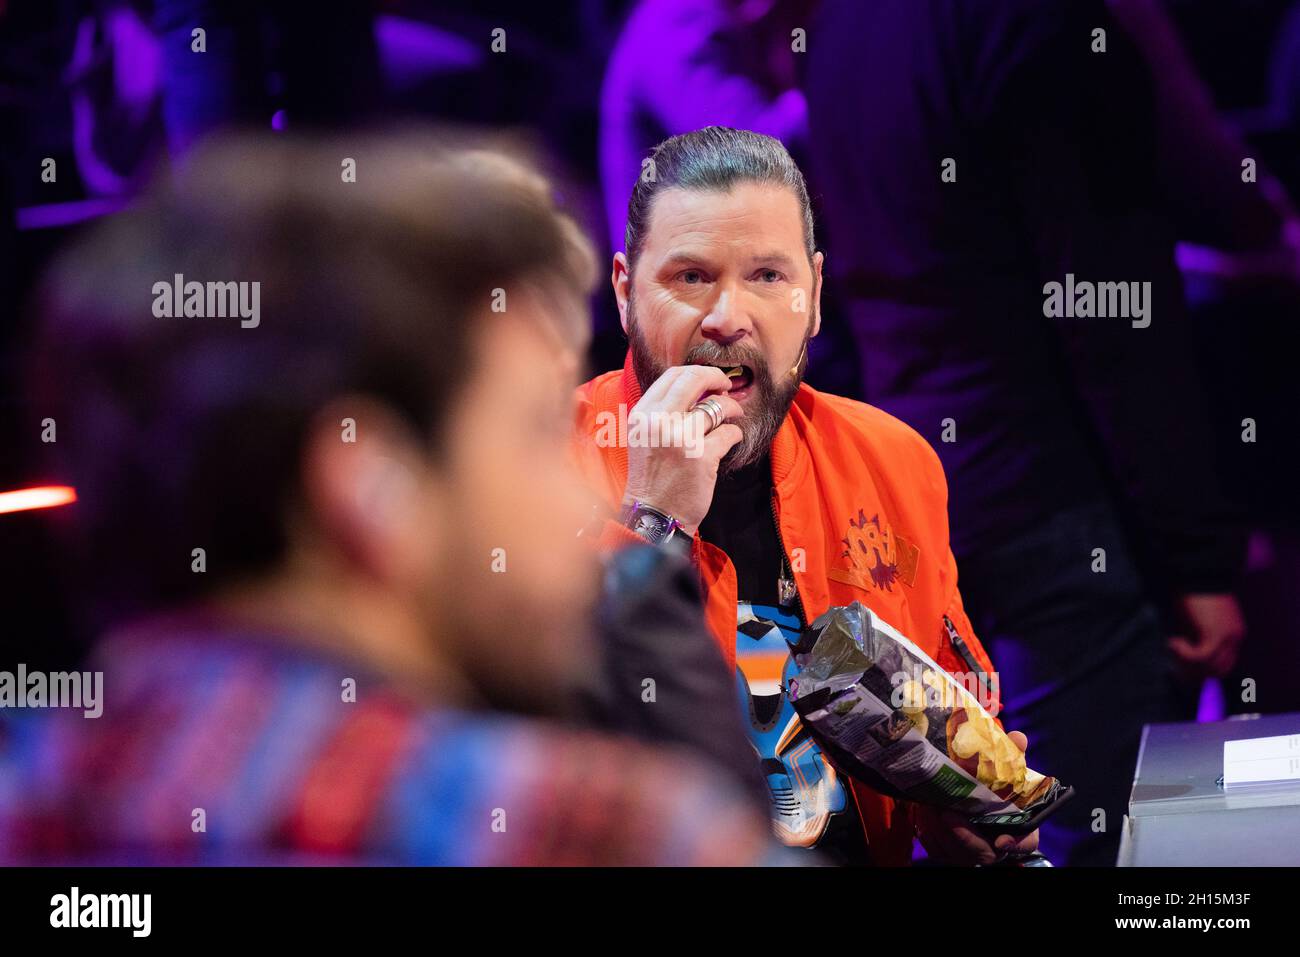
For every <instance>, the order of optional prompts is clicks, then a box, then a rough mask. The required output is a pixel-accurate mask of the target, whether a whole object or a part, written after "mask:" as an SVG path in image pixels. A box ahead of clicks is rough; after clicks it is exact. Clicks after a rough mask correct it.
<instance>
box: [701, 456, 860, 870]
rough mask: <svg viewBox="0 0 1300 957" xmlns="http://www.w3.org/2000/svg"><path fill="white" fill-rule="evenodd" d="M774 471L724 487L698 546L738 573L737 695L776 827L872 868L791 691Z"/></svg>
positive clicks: (789, 621) (792, 629) (798, 623)
mask: <svg viewBox="0 0 1300 957" xmlns="http://www.w3.org/2000/svg"><path fill="white" fill-rule="evenodd" d="M772 496H773V489H772V466H771V462H770V461H769V460H768V459H767V458H764V459H763V460H762V461H760V462H756V463H755V464H754V465H751V466H747V467H746V468H744V469H741V470H739V471H737V472H734V473H731V474H730V475H727V476H724V477H722V478H720V479H719V480H718V485H717V488H716V490H715V492H714V495H713V504H712V506H710V508H709V514H708V516H707V517H706V518H705V519H704V521H703V522H702V523H701V524H700V537H701V538H703V539H704V540H705V541H706V542H708V543H709V544H711V545H715V546H717V547H718V548H721V549H722V550H723V551H724V552H726V553H727V557H728V558H730V559H731V562H732V564H733V565H735V566H736V579H737V584H738V586H739V593H738V594H739V597H740V601H739V603H738V605H737V610H736V690H737V695H738V697H739V706H740V708H741V709H742V713H743V714H744V715H746V717H747V725H748V728H749V735H750V742H751V743H752V744H753V746H754V750H755V752H756V754H757V758H758V760H759V761H760V762H761V764H762V769H763V776H764V778H765V780H766V781H767V786H768V790H769V792H770V796H771V801H772V804H771V812H772V826H773V829H774V830H775V832H776V835H777V837H778V838H779V839H780V840H781V841H782V842H783V843H785V844H788V845H791V846H793V847H809V848H816V849H817V851H818V852H819V853H820V854H822V855H823V856H824V857H826V858H827V859H829V860H831V861H834V862H835V863H841V864H865V863H868V862H869V856H868V852H867V847H866V841H865V839H864V837H863V833H862V825H861V823H860V820H859V817H858V812H857V806H856V804H855V803H854V800H853V795H852V794H851V793H850V791H849V782H848V780H847V779H846V778H843V777H841V776H840V774H839V772H837V771H836V770H835V768H834V767H832V766H831V764H830V762H829V761H828V760H827V759H826V758H825V756H824V755H823V754H822V752H821V749H820V748H819V747H818V746H817V743H816V742H815V741H814V740H813V738H812V736H811V735H810V734H809V733H808V731H807V730H806V729H805V728H804V726H803V724H802V722H801V721H800V720H799V715H798V714H797V713H796V712H795V710H794V706H793V705H791V704H790V701H789V698H788V697H787V696H786V691H785V689H786V688H787V687H788V685H789V681H790V678H791V677H793V675H794V673H795V671H796V668H795V664H794V659H793V658H792V657H791V655H790V647H791V646H792V645H793V644H794V643H795V642H797V641H798V639H799V632H800V630H801V629H802V628H803V622H802V620H801V618H800V608H799V605H798V601H797V599H795V598H790V599H789V600H788V601H787V602H785V603H782V601H781V589H780V586H779V584H778V583H779V581H780V579H781V577H782V576H783V575H785V576H786V577H789V571H788V569H787V567H786V563H785V555H784V551H783V547H782V543H781V540H780V537H779V535H778V534H777V528H776V516H775V514H774V512H773V505H772Z"/></svg>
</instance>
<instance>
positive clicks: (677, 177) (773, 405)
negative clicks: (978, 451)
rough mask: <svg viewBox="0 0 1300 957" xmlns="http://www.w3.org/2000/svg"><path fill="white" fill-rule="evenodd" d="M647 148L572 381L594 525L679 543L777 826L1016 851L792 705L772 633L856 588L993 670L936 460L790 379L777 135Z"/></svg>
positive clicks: (784, 172) (790, 297)
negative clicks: (605, 367) (921, 803)
mask: <svg viewBox="0 0 1300 957" xmlns="http://www.w3.org/2000/svg"><path fill="white" fill-rule="evenodd" d="M647 169H648V170H649V171H650V173H651V174H652V175H643V176H642V177H641V178H640V179H639V180H638V181H637V184H636V186H635V188H634V190H633V193H632V198H631V201H630V202H629V204H628V218H627V230H626V235H625V249H626V252H621V253H618V254H617V255H615V257H614V263H613V273H612V276H611V280H612V283H613V287H614V292H615V296H616V298H617V301H618V306H619V314H620V317H621V321H622V324H623V328H624V330H625V331H626V332H627V334H628V337H629V339H630V345H631V348H630V350H629V353H628V357H627V359H626V361H625V363H624V367H623V369H622V370H620V371H615V372H609V373H606V374H604V375H601V376H598V377H597V378H595V379H593V380H591V381H590V382H588V383H587V384H586V385H584V386H583V387H582V388H581V390H580V391H579V409H578V423H577V437H578V453H579V457H580V459H581V461H582V462H583V465H584V471H585V472H586V474H587V475H588V477H589V480H590V481H591V482H592V484H593V485H594V486H595V487H596V488H597V489H598V490H599V491H600V492H601V493H602V494H603V495H604V497H605V498H606V500H607V501H608V503H609V504H610V505H611V506H616V507H617V508H618V513H617V516H616V517H610V518H606V519H605V520H604V521H603V523H602V525H601V526H600V529H599V540H600V541H601V542H602V544H604V545H607V546H610V547H613V546H615V545H617V544H618V543H619V542H620V541H640V540H642V539H648V540H650V541H651V542H654V543H657V544H662V545H664V546H665V547H669V548H673V547H676V548H679V549H681V550H682V551H683V552H687V553H689V554H690V556H691V558H692V561H693V562H694V563H695V565H696V567H697V568H698V571H699V574H700V577H701V581H702V583H703V586H704V589H705V594H706V599H705V605H706V607H705V614H706V618H707V621H708V625H709V630H710V632H711V633H712V635H713V637H714V639H715V640H716V641H717V642H718V644H719V646H720V648H721V650H722V653H723V656H724V658H725V659H726V661H727V663H728V665H729V666H730V667H732V668H734V669H735V672H736V681H737V690H738V693H739V697H740V705H741V707H742V709H743V710H744V712H745V713H746V714H747V715H748V717H749V724H750V730H751V742H752V744H753V746H754V749H755V751H756V752H757V754H758V757H759V759H760V761H761V763H762V767H763V771H764V775H765V777H766V779H767V783H768V787H769V789H770V791H771V795H770V796H771V811H772V817H773V824H774V828H775V830H776V832H777V834H778V835H779V836H780V837H781V839H782V840H783V841H784V842H785V843H786V844H789V845H792V846H796V847H811V848H817V849H818V851H819V852H820V853H821V854H822V855H824V856H825V857H826V858H829V859H831V860H835V861H839V862H843V863H874V864H903V863H906V862H907V861H908V860H909V859H910V856H911V850H912V838H913V836H914V835H917V836H919V837H920V838H921V840H922V842H923V843H924V844H925V846H926V848H927V850H928V851H929V852H930V855H931V856H932V857H935V858H939V859H942V860H945V861H948V862H953V863H985V864H987V863H991V862H993V861H995V860H997V859H999V858H1000V857H1004V856H1007V855H1016V856H1019V855H1023V854H1026V853H1029V852H1031V851H1032V850H1033V849H1034V848H1035V847H1036V845H1037V834H1036V833H1035V834H1033V835H1030V836H1029V837H1026V838H1024V839H1022V840H1021V841H1019V842H1017V841H1015V840H1014V839H1013V838H1011V837H1009V836H1005V835H1003V836H1000V837H999V838H997V840H996V842H992V843H990V842H989V841H987V840H985V839H984V838H983V837H981V836H980V835H978V834H976V833H974V832H972V831H971V830H970V829H968V828H966V827H964V826H962V824H961V821H960V819H959V818H957V817H955V816H952V815H948V814H940V813H937V812H935V811H933V810H931V809H927V808H921V807H913V806H909V805H906V804H904V803H901V802H895V801H892V800H890V799H889V798H886V797H884V796H883V795H880V794H878V793H876V792H874V791H872V790H871V789H869V788H867V787H865V786H864V785H862V784H861V783H860V782H858V781H854V780H851V779H848V778H847V777H846V776H844V775H843V774H842V773H841V772H839V771H838V770H837V769H836V768H835V767H834V766H833V765H832V764H831V763H830V762H829V761H828V760H827V759H826V758H825V756H824V755H823V754H822V753H821V751H820V749H819V748H818V746H817V743H816V741H814V740H813V739H812V738H811V736H810V735H809V733H808V731H807V729H805V728H803V726H802V725H801V723H800V722H799V719H798V717H797V715H796V714H795V713H794V710H793V708H792V706H791V704H790V702H789V700H788V699H787V697H786V695H785V693H784V688H785V686H786V684H787V682H788V680H789V678H790V676H791V673H792V670H793V667H794V666H793V662H792V660H791V658H790V655H789V653H788V646H787V641H793V640H794V639H795V637H796V636H797V634H798V632H799V630H800V629H801V628H802V627H803V626H804V625H806V624H807V623H808V622H810V621H811V620H812V619H814V618H815V617H816V616H818V615H820V614H821V613H822V612H824V611H825V610H826V609H827V608H829V607H832V606H835V605H847V604H850V603H851V602H853V601H861V602H862V603H863V604H865V605H867V606H868V607H869V608H871V610H872V611H873V612H875V613H876V614H877V615H879V616H880V617H881V618H883V619H884V620H886V621H888V622H889V623H890V624H892V625H893V626H895V627H896V628H898V629H900V630H901V631H902V632H903V633H904V634H906V635H908V636H909V637H910V638H911V639H912V640H913V641H914V642H916V643H917V644H918V645H919V646H920V647H921V648H922V649H923V650H924V651H925V652H926V653H927V654H929V655H930V656H931V657H932V658H934V659H935V660H936V661H937V662H938V663H939V664H940V665H941V666H942V667H944V668H946V669H948V670H949V671H951V672H954V673H969V672H982V673H986V674H987V673H991V672H992V664H991V663H990V661H989V659H988V657H987V656H986V655H985V653H984V650H983V648H982V647H981V646H980V644H979V642H978V640H977V639H976V638H975V636H974V634H972V631H971V627H970V622H969V621H968V620H967V617H966V614H965V612H964V611H963V608H962V601H961V595H960V594H959V593H958V591H957V569H956V565H955V562H954V561H953V558H952V553H951V551H950V550H949V548H948V522H947V488H946V484H945V481H944V476H943V470H942V467H941V466H940V464H939V460H938V458H937V456H936V455H935V453H934V451H933V450H932V449H931V448H930V447H929V446H928V445H927V444H926V442H925V441H924V440H923V439H922V438H921V437H920V436H919V435H917V434H916V433H915V432H914V431H912V430H911V429H910V428H908V427H907V426H906V425H904V424H903V423H902V422H900V421H898V420H897V419H894V418H892V417H890V416H888V415H886V414H885V413H883V412H881V411H879V410H878V409H874V408H872V407H870V406H867V405H864V404H862V403H860V402H855V401H852V400H849V399H844V398H840V397H837V396H831V395H826V394H823V393H820V392H817V391H816V390H814V389H812V388H811V387H809V386H808V385H806V384H803V382H802V377H803V373H804V368H805V366H806V364H807V356H808V340H809V339H810V338H811V337H812V336H814V335H816V334H817V332H818V328H819V324H820V314H819V295H820V292H821V276H822V262H823V254H822V253H821V252H819V251H817V250H816V247H815V242H814V236H813V221H812V213H811V209H810V205H809V200H808V191H807V187H806V186H805V183H804V178H803V175H802V173H800V171H799V169H798V167H797V166H796V165H795V164H794V162H793V160H791V158H790V155H789V153H787V152H786V150H785V148H784V147H783V146H782V145H781V143H780V142H779V141H778V140H775V139H773V138H771V137H768V136H763V135H760V134H757V133H752V132H748V131H740V130H733V129H727V128H722V127H709V128H706V129H702V130H697V131H695V132H693V133H688V134H685V135H682V136H675V137H672V138H671V139H668V140H665V141H664V142H663V143H661V144H660V145H659V146H658V147H656V148H655V150H654V151H653V153H652V155H651V163H650V164H649V165H648V167H647ZM629 410H630V411H629ZM624 418H626V420H627V422H628V426H629V427H628V429H627V430H626V431H620V430H614V432H613V433H612V434H613V435H614V436H616V437H617V439H618V440H617V441H611V430H610V429H609V424H610V422H611V421H622V420H623V419H624ZM701 433H703V437H702V439H701V438H699V436H700V434H701ZM682 436H685V437H686V441H681V437H682ZM692 439H694V440H692ZM1015 739H1016V741H1017V743H1018V744H1019V745H1020V746H1021V747H1022V748H1023V747H1024V746H1025V740H1024V737H1023V736H1022V735H1019V734H1015Z"/></svg>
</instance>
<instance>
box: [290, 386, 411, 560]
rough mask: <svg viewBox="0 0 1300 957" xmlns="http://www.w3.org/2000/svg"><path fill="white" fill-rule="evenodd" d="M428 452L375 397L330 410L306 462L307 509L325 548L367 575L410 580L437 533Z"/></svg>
mask: <svg viewBox="0 0 1300 957" xmlns="http://www.w3.org/2000/svg"><path fill="white" fill-rule="evenodd" d="M421 448H422V443H421V442H420V440H419V438H418V437H417V436H416V435H415V432H414V430H413V429H412V428H411V427H410V426H408V425H407V424H406V423H405V422H404V421H402V420H401V419H400V418H399V417H398V416H396V415H395V414H394V413H393V412H391V411H390V410H389V409H387V408H385V407H384V406H383V405H382V404H381V403H378V402H375V401H373V400H371V399H367V398H361V397H358V398H342V399H338V400H336V401H334V402H332V403H330V404H329V405H328V406H327V407H326V408H325V409H323V410H322V411H321V412H320V414H319V415H317V416H316V418H315V419H314V421H313V424H312V427H311V431H310V433H309V435H308V437H307V442H306V443H305V445H304V448H303V459H302V466H303V472H302V475H303V481H302V486H303V495H304V499H305V505H306V508H307V513H308V518H309V521H310V523H311V526H312V528H313V530H314V532H315V534H316V536H318V539H319V540H320V542H321V544H323V545H325V546H326V547H327V548H329V549H330V550H331V551H333V552H334V553H335V554H337V555H339V557H340V558H342V559H343V560H344V561H347V562H349V563H350V564H353V565H355V566H357V567H358V570H359V571H361V572H362V573H364V574H366V575H369V576H373V577H376V578H379V579H381V580H387V579H391V578H393V577H398V578H402V577H405V576H406V574H407V572H408V571H409V568H410V567H411V563H413V562H418V561H419V557H418V555H419V553H420V551H421V550H422V549H427V548H428V539H429V537H430V536H431V535H434V534H436V529H435V528H432V527H430V526H431V525H432V524H434V523H431V522H428V521H426V516H425V507H424V506H425V503H424V499H423V495H422V484H421V476H422V475H424V473H425V472H426V471H427V466H426V465H425V463H424V461H423V459H422V456H421ZM417 529H418V532H416V530H417ZM421 539H422V540H423V541H421Z"/></svg>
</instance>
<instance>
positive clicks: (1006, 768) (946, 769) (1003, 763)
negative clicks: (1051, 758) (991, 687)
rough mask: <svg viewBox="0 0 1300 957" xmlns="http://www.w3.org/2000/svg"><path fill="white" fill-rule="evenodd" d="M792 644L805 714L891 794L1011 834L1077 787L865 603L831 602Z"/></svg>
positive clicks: (825, 741)
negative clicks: (1029, 758)
mask: <svg viewBox="0 0 1300 957" xmlns="http://www.w3.org/2000/svg"><path fill="white" fill-rule="evenodd" d="M792 651H793V654H794V660H795V664H796V665H798V667H799V671H798V673H797V674H796V675H795V676H794V678H793V679H792V680H791V681H790V687H789V695H790V700H791V702H792V703H793V705H794V708H795V710H796V711H797V712H798V713H799V716H800V718H801V720H802V721H803V723H804V724H805V725H807V726H808V727H809V728H810V729H811V731H812V733H813V735H814V736H815V737H816V738H817V740H818V742H819V743H820V744H821V745H822V748H823V749H824V750H825V751H826V753H827V754H828V755H830V757H831V758H832V759H833V760H834V761H835V763H836V764H837V765H838V766H839V767H840V768H841V770H843V771H844V772H846V773H848V774H849V775H851V776H853V777H855V778H857V779H859V780H861V781H863V782H864V783H865V784H867V785H869V786H871V787H872V788H874V789H876V790H878V791H880V792H881V793H882V794H888V795H891V796H893V797H897V798H903V799H905V800H909V801H918V802H921V803H925V804H932V805H937V806H939V807H943V808H947V809H950V810H954V811H957V812H959V813H961V814H964V815H966V816H967V817H969V818H970V819H971V823H972V824H973V825H974V826H976V827H978V828H980V829H983V830H990V831H999V832H1009V833H1025V832H1027V831H1029V830H1032V829H1033V828H1034V827H1037V826H1038V823H1039V822H1040V821H1041V820H1042V819H1043V818H1045V817H1046V816H1047V815H1048V814H1050V813H1052V812H1053V811H1055V810H1056V809H1057V808H1058V807H1060V805H1061V804H1063V803H1064V802H1065V801H1066V800H1068V799H1069V797H1070V796H1071V795H1072V794H1073V790H1072V789H1071V788H1069V787H1066V786H1065V785H1063V784H1062V783H1061V782H1060V781H1058V780H1057V779H1056V778H1052V777H1046V776H1044V775H1042V774H1039V773H1038V772H1037V771H1034V770H1033V769H1031V768H1029V767H1028V766H1027V765H1026V764H1025V755H1024V752H1023V751H1021V750H1020V748H1019V747H1017V746H1016V743H1015V742H1014V741H1012V740H1011V739H1010V738H1009V737H1007V735H1006V733H1005V732H1004V731H1003V730H1002V728H1001V726H999V724H998V723H997V722H996V721H995V720H994V719H993V717H992V716H991V715H990V714H989V713H988V711H986V710H985V709H984V707H983V706H982V705H981V704H980V702H979V700H978V698H976V696H975V695H974V694H972V693H971V691H970V690H969V689H968V688H966V687H965V686H963V685H962V684H961V683H959V682H958V681H957V680H956V679H955V678H954V677H953V676H952V675H950V674H949V673H948V672H947V671H945V670H944V669H943V668H941V667H939V665H937V664H936V663H935V662H934V661H933V660H932V659H931V658H930V657H929V656H928V655H927V654H926V653H925V652H923V651H922V650H921V649H920V648H918V647H917V646H916V645H914V644H913V643H912V642H911V641H909V640H908V639H907V638H906V637H905V636H903V635H902V634H901V633H900V632H898V631H897V630H896V629H894V628H892V627H890V626H889V625H888V624H886V623H885V622H883V621H881V620H880V619H879V618H877V617H876V616H875V615H874V614H872V612H871V610H870V609H868V608H866V607H865V606H863V605H862V603H861V602H854V603H853V604H851V605H848V606H841V607H836V608H831V609H830V610H829V611H827V612H826V613H825V614H824V615H822V616H821V617H819V618H818V619H817V620H816V621H814V622H813V623H812V624H811V625H810V626H808V628H807V629H805V631H804V633H803V635H802V636H801V638H800V640H799V642H798V644H797V645H796V646H795V647H794V648H793V649H792ZM978 677H979V678H980V679H981V680H987V676H983V675H980V676H978Z"/></svg>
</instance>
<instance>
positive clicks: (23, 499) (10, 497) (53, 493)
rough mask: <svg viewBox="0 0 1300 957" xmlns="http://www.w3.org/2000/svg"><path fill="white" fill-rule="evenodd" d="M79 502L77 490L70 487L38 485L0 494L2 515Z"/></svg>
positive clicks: (0, 511) (0, 512)
mask: <svg viewBox="0 0 1300 957" xmlns="http://www.w3.org/2000/svg"><path fill="white" fill-rule="evenodd" d="M76 500H77V490H76V489H75V488H73V487H72V486H70V485H38V486H36V487H35V488H20V489H16V490H14V491H12V492H0V514H3V513H4V512H29V511H31V510H33V509H37V508H55V507H56V506H59V505H70V504H71V503H73V502H75V501H76Z"/></svg>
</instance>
